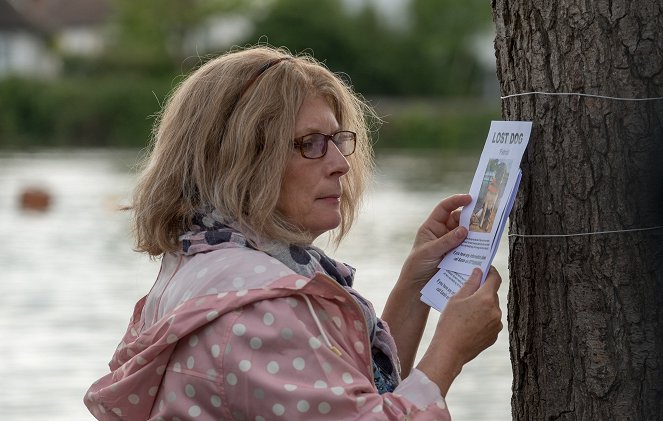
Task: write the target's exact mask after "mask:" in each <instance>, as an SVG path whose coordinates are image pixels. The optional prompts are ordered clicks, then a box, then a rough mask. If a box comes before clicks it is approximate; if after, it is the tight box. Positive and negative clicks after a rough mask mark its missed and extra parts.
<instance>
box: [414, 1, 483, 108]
mask: <svg viewBox="0 0 663 421" xmlns="http://www.w3.org/2000/svg"><path fill="white" fill-rule="evenodd" d="M410 14H411V17H412V21H411V33H410V37H411V45H412V51H413V56H412V58H411V60H409V61H410V62H415V63H416V62H417V61H419V60H421V61H423V62H425V63H426V66H425V67H418V66H412V69H411V70H412V79H413V80H421V79H423V80H426V81H427V83H428V84H429V89H430V91H431V92H434V93H437V94H447V95H468V94H478V93H480V91H481V84H482V81H483V77H484V74H483V72H482V69H481V67H480V65H479V62H478V60H477V58H476V56H473V55H472V53H471V48H472V46H471V42H472V39H473V37H476V36H477V35H478V34H481V33H482V32H484V31H487V30H489V29H490V27H491V24H492V23H491V8H490V2H488V1H487V0H410Z"/></svg>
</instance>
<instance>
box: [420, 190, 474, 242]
mask: <svg viewBox="0 0 663 421" xmlns="http://www.w3.org/2000/svg"><path fill="white" fill-rule="evenodd" d="M471 201H472V197H471V196H470V195H469V194H455V195H453V196H450V197H447V198H446V199H444V200H442V201H441V202H440V203H438V204H437V206H435V208H434V209H433V211H432V212H431V214H430V216H429V217H428V219H427V220H426V222H425V223H424V225H428V228H429V229H430V230H431V231H432V232H433V234H435V235H436V236H438V237H440V236H442V235H444V234H446V232H447V230H448V229H449V228H448V226H447V225H448V223H449V222H450V221H449V218H452V217H453V218H458V219H457V220H456V223H455V226H458V220H459V219H460V213H458V214H457V216H454V215H453V213H454V211H456V210H457V209H458V208H459V207H461V206H465V205H467V204H469V203H470V202H471Z"/></svg>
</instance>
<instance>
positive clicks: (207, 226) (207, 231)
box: [180, 211, 400, 393]
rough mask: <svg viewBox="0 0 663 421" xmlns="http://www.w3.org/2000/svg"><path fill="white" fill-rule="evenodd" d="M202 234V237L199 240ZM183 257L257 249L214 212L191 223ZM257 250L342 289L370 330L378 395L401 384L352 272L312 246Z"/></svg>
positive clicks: (388, 342)
mask: <svg viewBox="0 0 663 421" xmlns="http://www.w3.org/2000/svg"><path fill="white" fill-rule="evenodd" d="M201 234H203V236H201ZM180 240H181V241H182V250H183V251H184V253H187V254H188V253H195V252H196V251H197V248H199V247H207V246H209V245H216V244H221V243H226V242H231V243H235V244H239V245H241V246H244V247H248V248H251V249H254V250H255V249H257V247H256V245H255V244H254V243H252V242H251V241H248V240H247V238H246V237H245V236H244V234H242V232H240V230H239V229H238V227H237V224H236V223H234V221H232V220H231V219H229V218H227V217H224V216H223V215H221V214H220V213H219V212H217V211H210V212H205V213H200V214H198V215H196V217H194V219H193V226H192V227H191V230H190V231H189V232H187V233H185V234H184V235H182V236H181V237H180ZM260 250H261V251H263V252H265V253H267V254H269V255H270V256H272V257H273V258H275V259H277V260H279V261H280V262H281V263H283V264H284V265H286V266H287V267H289V268H290V269H292V270H293V271H294V272H295V273H298V274H300V275H303V276H306V277H313V276H314V275H315V273H317V272H321V273H324V274H326V275H328V276H329V277H331V278H332V279H334V280H335V281H336V282H338V284H339V285H341V286H342V287H343V288H345V290H346V291H347V292H348V293H349V294H350V295H351V296H352V297H353V298H354V299H355V301H356V302H357V304H359V307H360V308H361V309H362V312H363V313H364V318H365V319H366V324H367V325H368V327H369V337H370V340H371V348H372V356H373V373H374V378H375V385H376V387H377V389H378V391H379V392H380V393H385V392H392V391H393V390H394V389H395V388H396V386H397V385H398V383H399V382H400V375H399V371H400V370H399V369H398V367H399V362H398V357H397V356H396V355H394V352H393V351H392V350H395V349H396V346H395V344H394V340H393V338H392V337H391V335H389V333H388V332H387V331H386V329H384V327H383V324H382V321H381V320H380V319H378V318H377V316H376V315H375V310H373V306H372V305H371V304H370V302H368V301H367V300H366V299H365V298H363V297H362V296H361V295H359V293H358V292H356V291H355V290H354V289H352V283H353V280H354V274H355V269H354V268H353V267H351V266H349V265H346V264H344V263H340V262H337V261H335V260H333V259H331V258H329V257H328V256H327V255H326V254H325V253H324V252H323V251H322V250H320V249H319V248H317V247H314V246H298V245H293V244H289V245H288V244H284V243H279V242H269V243H266V244H261V247H260Z"/></svg>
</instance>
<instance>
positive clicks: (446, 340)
mask: <svg viewBox="0 0 663 421" xmlns="http://www.w3.org/2000/svg"><path fill="white" fill-rule="evenodd" d="M480 282H481V270H479V269H478V268H477V269H475V270H474V271H473V272H472V275H471V276H470V278H469V279H468V280H467V282H465V284H464V285H463V287H462V288H461V289H460V290H459V291H458V292H457V293H456V294H455V295H454V296H453V297H452V298H451V299H450V300H449V302H448V303H447V305H446V307H445V309H444V311H443V312H442V314H441V315H440V319H439V321H438V323H437V328H436V329H435V335H434V336H433V340H432V341H431V343H430V345H429V347H428V349H427V350H426V354H425V355H424V357H423V358H422V359H421V362H420V363H419V364H418V366H417V368H418V369H419V370H421V371H423V372H424V373H425V374H426V375H427V376H428V377H429V378H430V379H431V380H432V381H434V382H435V383H436V384H437V385H438V386H439V387H440V391H441V392H442V395H443V396H446V394H447V391H448V390H449V386H450V385H451V383H452V382H453V380H454V379H455V378H456V376H457V375H458V374H459V373H460V371H461V369H462V367H463V365H465V364H466V363H467V362H469V361H471V360H472V359H474V357H476V356H477V355H479V353H480V352H481V351H483V350H484V349H486V348H488V347H489V346H490V345H492V344H494V343H495V341H496V340H497V334H498V333H499V332H500V330H502V321H501V318H502V311H501V310H500V305H499V298H498V296H497V291H498V289H499V287H500V284H501V283H502V278H501V277H500V275H499V273H498V272H497V270H496V269H495V268H494V267H491V268H490V270H489V272H488V276H487V277H486V282H484V284H483V285H481V286H480Z"/></svg>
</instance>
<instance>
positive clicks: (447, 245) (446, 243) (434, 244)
mask: <svg viewBox="0 0 663 421" xmlns="http://www.w3.org/2000/svg"><path fill="white" fill-rule="evenodd" d="M465 237H467V228H465V227H457V228H456V229H454V230H452V231H450V232H448V233H446V234H444V235H443V236H442V237H440V238H438V239H437V240H434V241H431V242H430V246H429V247H430V249H429V250H430V252H431V253H432V255H433V256H435V257H436V258H442V256H444V255H445V254H447V253H449V252H450V251H451V250H453V249H454V248H456V247H458V246H459V245H460V243H462V242H463V240H465Z"/></svg>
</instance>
